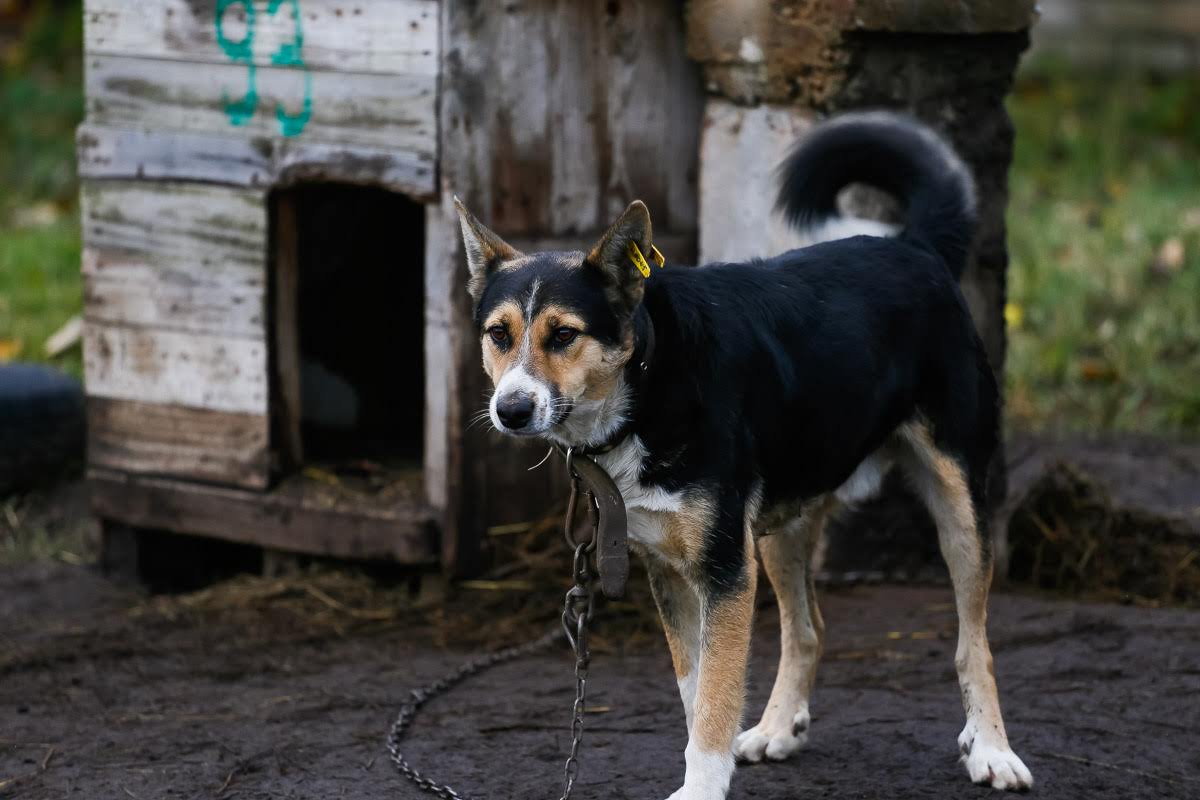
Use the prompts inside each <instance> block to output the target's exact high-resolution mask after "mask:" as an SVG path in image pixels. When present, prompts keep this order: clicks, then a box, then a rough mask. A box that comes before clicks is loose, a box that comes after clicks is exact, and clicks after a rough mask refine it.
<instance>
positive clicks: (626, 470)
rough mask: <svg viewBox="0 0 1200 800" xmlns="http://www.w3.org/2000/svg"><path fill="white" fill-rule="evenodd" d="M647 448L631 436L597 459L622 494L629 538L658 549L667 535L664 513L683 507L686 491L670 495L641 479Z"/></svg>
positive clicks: (639, 440) (670, 493)
mask: <svg viewBox="0 0 1200 800" xmlns="http://www.w3.org/2000/svg"><path fill="white" fill-rule="evenodd" d="M645 457H646V448H645V445H643V444H642V441H641V439H639V438H638V437H636V436H630V437H629V439H627V440H626V441H625V442H623V443H621V444H620V445H619V446H617V447H615V448H613V449H612V450H611V451H609V452H607V453H605V454H604V455H601V456H598V457H597V458H596V463H598V464H599V465H600V466H601V467H603V468H604V471H605V472H607V473H608V474H609V476H610V477H611V478H612V479H613V482H614V483H616V484H617V488H618V489H619V490H620V492H621V499H622V500H624V501H625V514H626V516H627V517H628V522H629V538H630V539H631V540H633V541H634V542H636V543H638V544H640V545H644V546H646V547H651V548H658V547H659V545H661V544H662V542H663V540H664V538H665V536H666V534H665V530H664V519H663V517H664V513H673V512H677V511H679V510H680V509H682V508H683V492H668V491H665V490H663V489H660V488H658V487H655V486H646V485H645V484H643V483H642V482H641V481H640V480H639V479H638V476H639V474H640V473H641V467H642V460H643V459H644V458H645Z"/></svg>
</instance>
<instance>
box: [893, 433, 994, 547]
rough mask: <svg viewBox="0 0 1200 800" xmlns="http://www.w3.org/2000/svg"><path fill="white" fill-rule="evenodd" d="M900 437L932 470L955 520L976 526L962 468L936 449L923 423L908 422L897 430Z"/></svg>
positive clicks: (971, 526)
mask: <svg viewBox="0 0 1200 800" xmlns="http://www.w3.org/2000/svg"><path fill="white" fill-rule="evenodd" d="M899 433H900V437H901V438H902V439H904V441H906V442H907V443H908V444H909V446H911V447H912V448H914V449H915V450H916V451H917V457H918V458H919V459H920V460H921V461H922V462H923V463H925V464H926V465H928V467H929V468H930V469H931V470H932V471H933V472H934V475H935V476H936V479H937V483H938V485H939V486H941V487H942V492H941V494H942V495H943V497H944V500H945V502H946V503H947V504H948V505H949V506H950V508H951V509H952V512H953V514H954V519H955V521H956V523H957V524H958V525H960V526H961V527H963V528H964V529H971V530H973V529H974V528H975V524H976V520H975V506H974V504H973V503H972V502H971V491H970V488H969V487H968V486H967V476H966V474H964V473H963V470H962V467H960V466H959V465H958V462H957V461H955V460H954V459H953V458H951V457H950V456H948V455H946V454H945V453H943V452H942V451H941V450H939V449H938V447H937V445H935V444H934V443H933V436H932V435H930V433H929V426H928V425H926V424H925V423H923V422H909V423H906V424H905V425H902V426H901V427H900V429H899Z"/></svg>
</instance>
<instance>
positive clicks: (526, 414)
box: [496, 394, 533, 430]
mask: <svg viewBox="0 0 1200 800" xmlns="http://www.w3.org/2000/svg"><path fill="white" fill-rule="evenodd" d="M496 416H498V417H499V418H500V421H501V422H503V423H504V427H506V428H510V429H512V430H520V429H521V428H524V427H525V426H526V425H528V424H529V420H531V419H533V398H532V397H530V396H529V395H527V394H511V395H509V396H508V397H505V398H503V399H501V400H500V401H498V402H497V403H496Z"/></svg>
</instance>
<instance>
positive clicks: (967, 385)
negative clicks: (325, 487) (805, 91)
mask: <svg viewBox="0 0 1200 800" xmlns="http://www.w3.org/2000/svg"><path fill="white" fill-rule="evenodd" d="M782 179H783V180H782V188H781V191H780V205H781V207H782V209H783V211H784V212H785V213H786V214H787V216H788V217H789V218H790V219H791V220H792V221H793V222H794V223H796V226H797V227H798V228H803V229H811V228H814V227H818V226H820V225H822V224H832V225H834V227H837V228H839V230H841V231H842V232H844V231H845V227H846V226H845V223H846V220H842V219H840V218H838V216H837V210H836V204H835V198H836V196H837V194H838V192H839V190H841V189H842V188H844V187H845V186H846V185H848V184H850V183H852V182H862V183H868V184H872V185H875V186H877V187H879V188H882V189H884V190H886V191H888V192H890V193H891V194H893V195H894V196H895V197H896V198H897V199H898V200H899V201H901V202H902V204H903V206H904V208H905V209H906V211H905V216H904V221H903V228H902V229H901V230H900V231H899V232H898V235H897V236H895V237H894V238H884V237H880V236H855V237H852V238H843V239H840V240H837V241H828V242H825V243H821V244H816V245H813V246H810V247H806V248H804V249H800V250H793V251H791V252H788V253H784V254H783V255H781V256H777V257H775V258H772V259H768V260H765V261H751V262H747V263H742V264H711V265H708V266H704V267H701V268H695V269H689V268H677V267H674V266H668V267H667V268H666V269H663V270H661V271H655V272H653V273H652V274H651V275H650V277H648V278H647V277H646V276H645V275H644V274H643V273H644V272H646V271H647V270H646V266H647V265H646V261H645V259H646V257H649V255H650V254H651V253H652V252H653V249H652V247H653V243H652V236H651V226H650V215H649V213H648V212H647V210H646V207H645V205H643V204H642V203H641V202H634V203H633V204H632V205H630V206H629V208H628V209H627V210H626V211H625V212H624V213H623V214H622V215H621V217H620V219H618V220H617V221H616V223H615V224H614V225H613V226H612V228H610V229H609V231H608V232H607V233H606V234H605V235H604V237H603V238H602V239H601V240H600V242H599V243H598V244H596V246H595V247H593V248H592V250H591V251H590V252H588V253H582V252H555V253H533V254H528V255H526V254H523V253H519V252H517V251H516V250H514V249H513V248H512V247H510V246H508V245H507V244H505V242H504V241H502V240H501V239H500V238H499V237H498V236H497V235H496V234H495V233H493V232H491V231H489V230H488V229H487V228H485V227H484V226H483V225H481V224H480V223H479V222H478V221H477V220H476V219H475V218H474V217H473V216H471V214H470V213H468V212H467V210H466V209H465V208H463V207H462V205H461V204H459V206H458V211H459V215H460V218H461V221H462V232H463V238H464V241H465V244H466V251H467V255H468V261H469V266H470V274H471V280H470V287H469V288H470V293H471V296H472V298H473V299H474V301H475V304H476V321H477V323H478V326H479V331H480V335H481V337H482V342H483V364H484V368H485V369H486V370H487V372H488V374H489V375H490V376H491V379H492V381H493V383H494V385H495V389H496V390H495V393H494V395H493V396H492V399H491V401H490V406H489V411H490V415H491V419H492V423H493V424H494V425H495V427H496V428H497V429H498V430H500V431H502V432H504V433H506V434H511V435H513V436H537V437H543V438H545V439H548V440H551V441H553V442H557V443H559V444H562V445H569V446H576V447H582V448H591V449H592V450H593V452H598V453H600V454H599V455H597V456H596V460H597V461H598V462H599V463H600V464H601V465H602V466H603V467H604V468H605V469H606V470H607V471H608V472H609V474H610V475H611V476H612V477H613V479H614V480H615V481H616V483H617V485H618V486H619V487H620V489H621V494H622V495H623V497H624V499H625V503H626V506H627V509H628V516H629V535H630V540H631V542H632V543H633V547H634V548H635V549H636V550H637V551H639V552H640V553H641V554H642V555H643V556H644V558H645V560H646V563H647V565H648V568H649V572H650V575H651V581H652V587H653V590H654V595H655V598H656V599H657V601H658V605H659V610H660V612H661V614H662V619H663V625H664V628H665V629H666V632H667V641H668V643H669V645H670V649H671V655H672V658H673V661H674V665H675V672H676V675H677V677H678V680H679V690H680V694H681V695H682V696H683V704H684V708H685V710H686V713H687V725H688V734H689V741H688V745H687V749H686V750H685V751H684V755H685V760H686V764H687V772H686V777H685V779H684V783H683V787H682V788H681V789H680V790H679V791H677V792H676V793H675V794H674V795H673V798H675V799H676V800H685V799H686V800H700V798H723V797H724V796H725V793H726V792H727V790H728V788H729V781H730V777H731V775H732V773H733V768H734V760H735V758H741V759H744V760H748V761H759V760H761V759H763V758H764V757H766V758H768V759H783V758H787V757H788V756H790V755H792V754H793V753H795V752H796V751H797V750H799V749H800V748H801V747H802V746H803V745H804V743H805V741H806V738H807V735H808V728H809V710H808V705H809V694H810V692H811V690H812V686H813V681H814V678H815V675H816V668H817V660H818V658H819V657H820V654H821V646H822V635H823V629H824V625H823V623H822V620H821V613H820V611H819V610H818V609H817V603H816V597H815V594H814V591H813V571H812V568H811V566H810V564H809V559H810V556H811V554H812V549H813V545H814V542H815V541H816V540H817V537H818V535H819V531H820V529H821V525H822V523H823V521H824V520H825V518H826V517H827V516H828V515H829V513H830V511H831V509H833V508H834V507H835V506H836V505H837V504H839V503H846V502H854V501H856V500H860V499H863V498H865V497H867V496H869V495H870V494H871V493H872V492H874V491H875V490H876V489H877V488H878V486H879V484H880V481H881V479H882V477H883V475H884V473H885V472H886V471H887V470H888V469H889V468H891V467H892V466H895V467H897V468H899V469H901V470H902V471H903V473H904V475H905V476H906V477H907V478H908V480H909V481H910V482H911V485H912V487H913V489H914V490H915V492H916V494H917V495H918V496H919V497H920V498H921V499H922V500H923V501H924V502H925V504H926V505H927V506H928V508H929V512H930V514H931V515H932V517H933V519H934V520H935V522H936V523H937V528H938V535H939V540H940V544H941V550H942V554H943V556H944V557H945V560H946V563H947V565H948V566H949V569H950V577H951V579H952V582H953V585H954V592H955V600H956V605H957V610H958V618H959V639H958V650H957V653H956V655H955V665H956V666H957V668H958V676H959V683H960V686H961V689H962V700H963V707H964V709H965V711H966V717H967V723H966V727H965V728H964V729H963V731H962V734H961V735H960V736H959V739H958V742H959V747H960V749H961V752H962V754H963V761H964V763H965V764H966V768H967V771H968V772H969V774H970V777H971V779H972V780H974V781H976V782H980V783H990V784H991V785H992V786H994V787H996V788H1001V789H1021V788H1027V787H1029V786H1030V785H1031V784H1032V781H1033V779H1032V777H1031V775H1030V773H1029V770H1028V769H1026V768H1025V765H1024V764H1022V763H1021V760H1020V759H1019V758H1018V757H1017V756H1016V755H1015V754H1014V753H1013V751H1012V750H1011V749H1010V748H1009V745H1008V739H1007V736H1006V735H1005V731H1004V723H1003V721H1002V719H1001V716H1000V704H999V700H998V699H997V695H996V682H995V679H994V677H993V674H992V656H991V652H990V650H989V647H988V640H987V633H986V631H985V619H986V614H987V596H988V587H989V584H990V582H991V561H990V553H989V546H988V542H989V539H988V535H987V531H986V515H985V509H986V508H987V502H986V498H985V495H986V480H985V479H986V475H987V468H988V463H989V460H990V459H991V457H992V453H993V450H994V448H995V445H996V436H997V424H998V394H997V388H996V385H995V382H994V379H993V376H992V371H991V369H990V368H989V366H988V364H987V361H986V358H985V356H984V353H983V349H982V346H981V344H980V340H979V338H978V336H977V335H976V332H975V328H974V326H973V325H972V323H971V318H970V316H969V314H968V311H967V307H966V305H965V303H964V301H963V296H962V294H961V293H960V291H959V288H958V277H959V276H960V275H961V273H962V271H963V268H964V263H965V259H966V251H967V247H968V244H969V241H970V239H971V236H972V230H973V227H974V221H975V216H974V190H973V183H972V181H971V178H970V176H969V173H968V172H967V170H966V169H965V167H964V166H963V164H962V162H961V161H960V160H959V159H958V158H957V157H956V156H955V154H954V153H953V151H952V150H951V149H950V148H949V147H948V146H947V145H946V144H945V143H944V142H943V141H942V140H941V139H940V138H938V137H937V136H936V135H935V134H934V133H932V132H931V131H930V130H928V129H927V128H924V127H922V126H920V125H919V124H918V123H916V122H915V121H913V120H910V119H908V118H906V117H900V116H896V115H891V114H884V113H871V114H858V115H851V116H847V117H843V118H840V119H837V120H834V121H832V122H829V123H826V124H824V125H822V126H820V127H819V128H817V129H816V130H814V131H813V132H812V133H811V134H810V135H809V136H808V137H806V138H805V139H804V140H803V142H802V143H801V144H800V146H799V147H798V148H797V149H796V150H795V151H794V152H793V154H792V155H791V156H790V157H789V158H788V160H787V161H786V162H785V164H784V165H783V167H782ZM876 229H877V228H876ZM747 235H752V233H751V232H747ZM601 451H602V452H601ZM756 544H757V548H758V554H759V557H760V558H761V559H762V563H763V566H764V567H765V570H766V573H767V576H768V577H769V578H770V580H771V585H772V586H773V587H774V589H775V593H776V595H777V596H778V598H779V609H780V617H781V623H782V635H783V642H782V656H781V658H780V662H779V673H778V676H777V678H776V680H775V687H774V690H773V691H772V692H771V698H770V701H769V702H768V703H767V708H766V710H765V711H764V712H763V716H762V719H761V720H760V721H759V722H758V724H757V725H755V726H754V727H752V728H750V729H749V730H746V731H744V732H741V733H739V725H740V722H741V719H742V706H743V704H744V683H745V671H746V659H747V651H748V649H749V644H750V629H751V616H752V613H753V608H754V592H755V581H756V576H757V572H758V570H757V567H756V564H755V546H756Z"/></svg>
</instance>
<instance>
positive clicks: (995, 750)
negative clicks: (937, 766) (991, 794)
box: [958, 720, 1033, 791]
mask: <svg viewBox="0 0 1200 800" xmlns="http://www.w3.org/2000/svg"><path fill="white" fill-rule="evenodd" d="M980 730H981V729H980V727H979V725H978V724H977V723H975V722H974V721H973V720H968V721H967V726H966V727H965V728H963V732H962V733H960V734H959V736H958V747H959V749H960V750H961V751H962V762H963V764H964V765H965V766H966V768H967V774H968V775H970V776H971V780H972V781H973V782H975V783H986V784H988V785H990V786H991V787H992V788H993V789H1008V790H1010V791H1015V790H1020V789H1030V788H1032V787H1033V774H1032V773H1031V772H1030V771H1029V768H1028V767H1026V766H1025V762H1023V761H1021V759H1020V758H1019V757H1018V756H1017V754H1016V753H1014V752H1013V751H1012V750H1011V749H1010V748H1009V746H1008V743H1007V742H1003V743H997V742H990V741H988V740H986V739H985V738H984V737H983V736H982V735H981V733H980Z"/></svg>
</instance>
